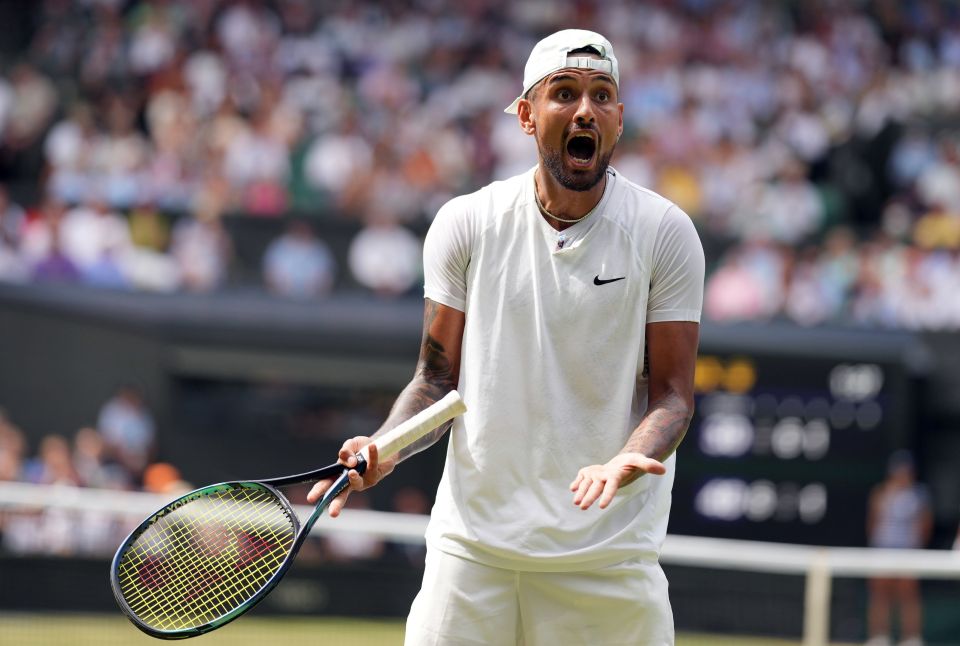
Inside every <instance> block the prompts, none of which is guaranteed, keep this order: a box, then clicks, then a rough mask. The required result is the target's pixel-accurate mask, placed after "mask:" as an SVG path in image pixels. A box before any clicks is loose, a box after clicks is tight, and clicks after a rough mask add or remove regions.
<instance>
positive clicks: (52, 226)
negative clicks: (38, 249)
mask: <svg viewBox="0 0 960 646" xmlns="http://www.w3.org/2000/svg"><path fill="white" fill-rule="evenodd" d="M46 218H47V220H46V223H45V225H46V230H45V239H46V249H45V250H44V251H43V252H42V255H40V257H39V258H38V259H37V260H36V262H35V263H34V265H33V272H32V277H33V280H34V281H36V282H38V283H77V282H80V278H81V272H80V268H79V267H77V265H76V264H75V263H74V262H73V260H71V259H70V257H69V255H68V254H67V253H66V252H65V251H64V249H63V244H62V241H61V235H62V234H61V231H62V222H63V220H62V218H61V215H60V213H59V212H57V211H51V212H49V213H47V214H46Z"/></svg>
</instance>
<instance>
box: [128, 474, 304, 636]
mask: <svg viewBox="0 0 960 646" xmlns="http://www.w3.org/2000/svg"><path fill="white" fill-rule="evenodd" d="M294 529H295V528H294V521H293V519H292V518H291V517H290V515H289V512H288V511H287V509H286V508H285V507H284V506H283V505H282V504H281V503H280V502H279V501H278V500H277V498H276V497H275V496H274V495H273V494H272V493H271V492H270V491H269V490H266V489H262V488H259V487H227V488H225V489H222V490H218V491H216V492H213V493H210V494H208V495H204V496H202V497H199V498H196V499H194V500H191V501H189V502H187V503H186V504H183V505H182V506H180V507H178V508H176V509H174V510H173V511H170V512H169V513H167V514H165V515H163V516H161V517H160V518H158V519H156V520H155V522H153V523H152V524H151V525H150V526H149V527H147V529H146V530H145V531H144V532H143V533H142V534H141V535H140V536H138V537H137V538H136V540H134V541H133V542H132V543H131V544H130V545H129V546H128V547H127V550H126V552H125V553H124V554H123V556H122V557H121V559H120V562H119V567H118V575H119V582H120V589H121V594H122V596H123V597H124V600H125V601H126V602H127V605H128V606H129V607H130V609H131V611H132V612H133V613H134V614H135V615H136V616H137V617H138V618H139V619H140V620H141V621H143V622H144V623H145V624H147V625H149V626H151V627H154V628H156V629H159V630H182V629H185V628H193V627H197V626H202V625H206V624H210V623H212V622H214V621H216V620H217V619H219V618H222V617H224V616H226V615H229V614H230V613H231V612H233V611H235V610H237V609H238V608H241V607H242V606H243V605H244V603H245V602H246V601H248V600H249V599H250V598H251V597H253V596H254V594H255V593H256V592H257V591H259V590H260V589H261V588H263V586H264V585H265V584H266V583H267V581H269V580H270V578H271V577H272V576H273V575H274V574H275V573H276V572H277V570H279V569H280V567H281V565H282V564H283V562H284V560H285V558H286V556H287V554H288V553H289V551H290V549H291V547H292V545H293V541H294V537H295V531H294Z"/></svg>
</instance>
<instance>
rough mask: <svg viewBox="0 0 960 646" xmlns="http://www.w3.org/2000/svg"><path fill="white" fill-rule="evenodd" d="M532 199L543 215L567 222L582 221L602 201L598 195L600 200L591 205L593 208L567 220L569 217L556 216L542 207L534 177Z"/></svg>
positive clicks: (591, 213) (601, 197)
mask: <svg viewBox="0 0 960 646" xmlns="http://www.w3.org/2000/svg"><path fill="white" fill-rule="evenodd" d="M533 199H534V200H535V201H536V203H537V208H538V209H540V213H542V214H544V215H545V216H547V217H548V218H553V219H554V220H556V221H557V222H566V223H567V224H576V223H577V222H582V221H583V220H586V219H587V218H589V217H590V216H591V215H593V212H594V211H596V210H597V207H598V206H600V202H602V201H603V196H602V195H601V196H600V200H599V201H598V202H597V203H596V204H594V205H593V208H592V209H590V210H589V211H587V212H586V213H584V214H583V215H581V216H580V217H579V218H577V219H575V220H569V219H567V218H561V217H558V216H556V215H554V214H553V213H551V212H550V211H548V210H546V209H545V208H543V202H541V201H540V195H539V192H538V191H537V178H536V177H534V178H533Z"/></svg>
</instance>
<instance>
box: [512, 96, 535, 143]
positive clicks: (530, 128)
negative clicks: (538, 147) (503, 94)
mask: <svg viewBox="0 0 960 646" xmlns="http://www.w3.org/2000/svg"><path fill="white" fill-rule="evenodd" d="M517 120H518V121H519V122H520V129H521V130H523V131H524V132H525V133H526V134H528V135H532V134H533V133H534V132H536V130H537V122H536V119H535V118H534V116H533V104H532V103H530V101H528V100H527V99H520V103H518V104H517Z"/></svg>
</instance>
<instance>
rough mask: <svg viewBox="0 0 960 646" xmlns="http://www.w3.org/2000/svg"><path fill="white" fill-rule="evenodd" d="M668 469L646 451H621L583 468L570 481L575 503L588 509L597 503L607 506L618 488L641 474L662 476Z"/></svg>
mask: <svg viewBox="0 0 960 646" xmlns="http://www.w3.org/2000/svg"><path fill="white" fill-rule="evenodd" d="M666 471H667V468H666V467H665V466H663V463H661V462H658V461H657V460H654V459H653V458H650V457H647V456H646V455H644V454H643V453H620V454H619V455H617V456H616V457H615V458H613V459H612V460H610V461H609V462H607V463H606V464H593V465H590V466H589V467H583V468H582V469H580V472H579V473H577V477H576V478H575V479H574V481H573V482H571V483H570V491H573V492H575V493H574V495H573V504H575V505H578V506H579V507H580V509H589V508H590V505H592V504H593V503H594V502H596V503H597V505H598V506H599V507H600V509H606V508H607V505H609V504H610V502H611V501H612V500H613V497H614V496H615V495H616V493H617V490H618V489H619V488H620V487H623V486H626V485H628V484H630V483H631V482H633V481H634V480H636V479H637V478H639V477H640V476H642V475H643V474H644V473H650V474H653V475H663V474H664V473H666Z"/></svg>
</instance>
